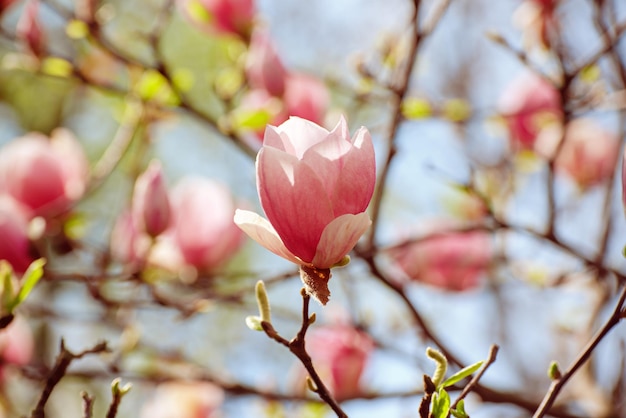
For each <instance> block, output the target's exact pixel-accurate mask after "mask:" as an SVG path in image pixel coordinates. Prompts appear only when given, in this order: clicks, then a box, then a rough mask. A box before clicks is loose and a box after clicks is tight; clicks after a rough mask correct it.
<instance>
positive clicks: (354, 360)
mask: <svg viewBox="0 0 626 418" xmlns="http://www.w3.org/2000/svg"><path fill="white" fill-rule="evenodd" d="M373 349H374V342H373V340H372V339H371V338H370V337H369V336H368V335H367V334H365V333H364V332H362V331H359V330H357V329H355V328H354V327H352V326H350V325H344V324H340V325H333V326H324V327H319V328H313V329H312V330H311V331H310V332H309V334H308V335H307V350H308V352H309V355H310V356H311V359H312V360H313V365H314V366H315V369H316V370H317V372H318V373H319V374H320V377H321V378H322V381H323V382H324V384H325V385H326V386H327V387H328V389H329V390H330V392H331V394H332V395H333V397H334V398H335V399H336V400H337V401H339V402H341V401H343V400H346V399H350V398H354V397H358V396H359V395H360V394H361V393H362V390H361V382H360V380H361V376H362V374H363V371H364V370H365V367H366V365H367V362H368V360H369V357H370V355H371V353H372V350H373Z"/></svg>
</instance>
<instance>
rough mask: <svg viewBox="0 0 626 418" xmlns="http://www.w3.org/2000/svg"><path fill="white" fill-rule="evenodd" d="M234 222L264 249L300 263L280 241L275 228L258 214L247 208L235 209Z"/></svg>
mask: <svg viewBox="0 0 626 418" xmlns="http://www.w3.org/2000/svg"><path fill="white" fill-rule="evenodd" d="M235 224H236V225H237V226H238V227H239V228H241V229H242V230H243V232H245V233H246V234H248V236H249V237H250V238H252V239H253V240H255V241H256V242H258V243H259V244H261V245H262V246H263V247H265V248H266V249H268V250H270V251H271V252H273V253H274V254H276V255H279V256H281V257H283V258H285V259H287V260H289V261H291V262H293V263H296V264H302V260H300V259H299V258H298V257H296V256H295V255H293V254H292V253H291V252H290V251H289V250H288V249H287V247H285V244H283V242H282V241H281V239H280V237H279V236H278V234H277V233H276V230H275V229H274V228H273V227H272V225H271V224H270V223H269V222H268V221H267V219H265V218H262V217H261V216H259V215H258V214H256V213H254V212H251V211H249V210H241V209H237V210H236V211H235Z"/></svg>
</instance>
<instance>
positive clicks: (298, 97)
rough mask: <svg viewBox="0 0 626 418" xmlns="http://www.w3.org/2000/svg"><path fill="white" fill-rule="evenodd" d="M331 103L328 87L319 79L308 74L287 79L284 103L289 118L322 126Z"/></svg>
mask: <svg viewBox="0 0 626 418" xmlns="http://www.w3.org/2000/svg"><path fill="white" fill-rule="evenodd" d="M329 101H330V97H329V95H328V90H327V89H326V85H325V84H324V83H323V82H322V81H320V80H319V79H317V78H315V77H312V76H310V75H307V74H290V75H289V76H288V77H287V79H286V81H285V92H284V95H283V102H284V105H285V109H286V112H287V114H289V116H298V117H300V118H303V119H307V120H310V121H311V122H314V123H316V124H318V125H321V124H322V123H323V122H324V117H325V115H326V111H327V109H328V103H329Z"/></svg>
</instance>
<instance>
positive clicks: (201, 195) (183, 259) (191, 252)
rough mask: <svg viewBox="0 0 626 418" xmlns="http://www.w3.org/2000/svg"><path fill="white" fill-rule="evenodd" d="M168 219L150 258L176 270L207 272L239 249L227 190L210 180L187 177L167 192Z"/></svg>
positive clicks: (241, 235)
mask: <svg viewBox="0 0 626 418" xmlns="http://www.w3.org/2000/svg"><path fill="white" fill-rule="evenodd" d="M170 201H171V205H172V223H171V225H170V227H169V228H168V230H167V231H166V232H165V233H164V234H163V236H162V237H160V241H158V242H157V246H159V247H161V248H158V249H156V248H155V253H154V254H153V256H154V257H153V260H154V262H155V263H157V264H161V263H162V265H163V266H164V267H168V268H172V269H175V270H180V269H182V268H184V267H185V265H188V266H192V267H194V268H195V269H196V270H198V271H202V272H211V271H213V270H215V269H216V268H217V267H220V266H221V265H223V264H224V263H225V262H226V261H228V259H230V258H231V257H232V256H233V255H234V254H235V252H236V251H237V250H238V249H239V247H240V245H241V243H242V238H243V234H242V233H241V231H240V230H239V229H238V228H237V226H235V224H234V223H233V218H232V214H233V211H234V209H235V207H234V201H233V197H232V195H231V193H230V191H229V190H228V189H227V188H225V187H224V186H222V185H221V184H218V183H216V182H214V181H212V180H209V179H205V178H201V177H193V178H192V177H188V178H184V179H183V180H182V181H180V182H179V183H178V184H177V185H176V186H175V187H174V188H173V189H172V191H171V193H170Z"/></svg>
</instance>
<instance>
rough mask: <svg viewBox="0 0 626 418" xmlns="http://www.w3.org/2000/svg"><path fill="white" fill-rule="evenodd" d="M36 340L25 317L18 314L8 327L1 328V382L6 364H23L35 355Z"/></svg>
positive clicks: (3, 378)
mask: <svg viewBox="0 0 626 418" xmlns="http://www.w3.org/2000/svg"><path fill="white" fill-rule="evenodd" d="M34 348H35V342H34V339H33V334H32V332H31V329H30V326H29V325H28V322H26V320H25V319H23V318H22V317H20V316H16V317H15V318H14V319H13V321H11V323H10V324H9V326H8V327H6V328H4V329H1V330H0V382H3V381H4V380H5V376H4V370H3V369H4V366H5V365H11V364H14V365H16V366H23V365H25V364H28V363H29V362H30V360H31V358H32V357H33V353H34Z"/></svg>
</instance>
